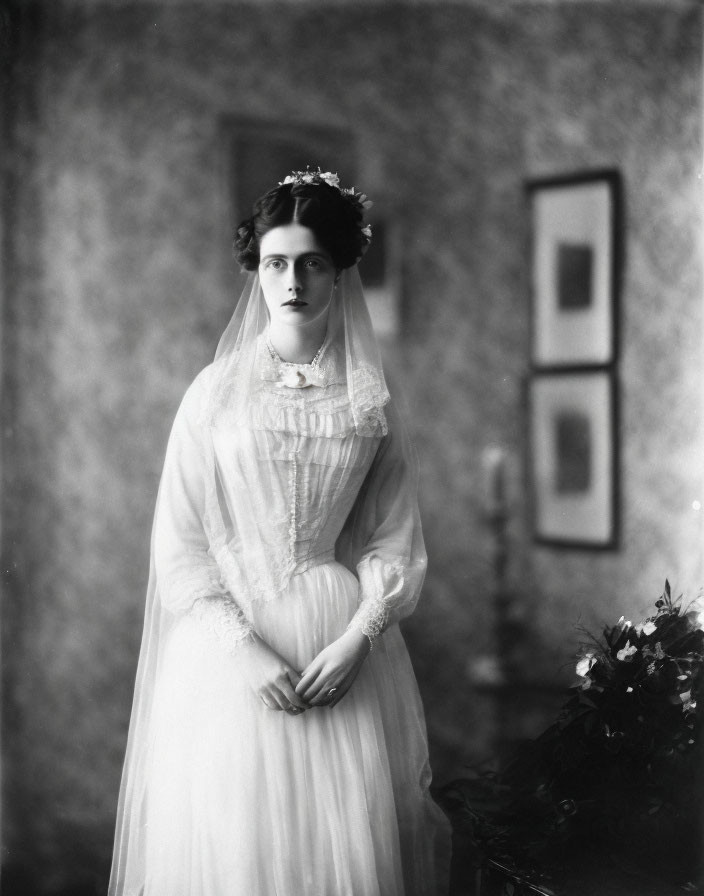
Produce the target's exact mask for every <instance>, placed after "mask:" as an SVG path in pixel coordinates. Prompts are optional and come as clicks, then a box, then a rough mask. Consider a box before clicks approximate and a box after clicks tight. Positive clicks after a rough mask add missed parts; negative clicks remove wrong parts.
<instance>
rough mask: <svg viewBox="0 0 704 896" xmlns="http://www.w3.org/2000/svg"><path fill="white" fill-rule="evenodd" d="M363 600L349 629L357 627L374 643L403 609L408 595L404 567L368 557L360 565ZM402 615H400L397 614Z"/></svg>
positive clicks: (358, 571)
mask: <svg viewBox="0 0 704 896" xmlns="http://www.w3.org/2000/svg"><path fill="white" fill-rule="evenodd" d="M357 574H358V576H359V590H360V594H361V595H362V601H361V603H360V605H359V609H358V610H357V612H356V613H355V614H354V616H353V617H352V621H351V622H350V624H349V626H348V628H356V629H357V630H359V631H361V632H362V634H364V635H366V636H367V638H369V643H370V645H372V647H373V646H374V641H375V640H376V639H377V638H378V637H380V635H382V634H383V633H384V631H385V630H386V629H387V628H388V626H389V625H390V624H391V622H392V621H397V620H392V614H393V611H394V610H398V609H399V606H398V605H399V603H400V602H402V595H403V592H404V585H405V575H404V567H403V564H401V563H398V562H385V561H383V560H382V559H381V558H380V557H365V558H364V559H363V560H362V561H361V562H360V563H359V564H358V566H357ZM397 615H398V614H397Z"/></svg>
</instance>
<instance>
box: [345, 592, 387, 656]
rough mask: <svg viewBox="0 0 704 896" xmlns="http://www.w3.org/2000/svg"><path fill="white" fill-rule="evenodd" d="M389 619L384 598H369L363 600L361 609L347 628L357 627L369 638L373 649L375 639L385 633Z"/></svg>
mask: <svg viewBox="0 0 704 896" xmlns="http://www.w3.org/2000/svg"><path fill="white" fill-rule="evenodd" d="M388 621H389V613H388V610H387V609H386V605H385V604H384V601H383V600H382V599H377V598H368V599H367V600H365V601H363V603H362V605H361V606H360V608H359V610H357V612H356V613H355V614H354V616H353V617H352V621H351V622H350V624H349V625H348V626H347V630H348V631H349V630H350V629H357V630H358V631H361V632H362V634H363V635H366V636H367V638H369V647H370V649H373V647H374V641H376V639H377V638H378V637H379V636H380V635H382V634H383V633H384V629H385V628H386V626H387V624H388Z"/></svg>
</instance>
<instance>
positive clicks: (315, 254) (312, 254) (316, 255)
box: [261, 252, 326, 261]
mask: <svg viewBox="0 0 704 896" xmlns="http://www.w3.org/2000/svg"><path fill="white" fill-rule="evenodd" d="M325 257H326V256H325V255H324V254H323V253H322V252H301V254H300V255H286V253H285V252H270V253H269V254H268V255H263V256H262V259H261V260H262V261H266V260H267V259H269V258H293V260H294V261H298V260H299V259H301V258H325Z"/></svg>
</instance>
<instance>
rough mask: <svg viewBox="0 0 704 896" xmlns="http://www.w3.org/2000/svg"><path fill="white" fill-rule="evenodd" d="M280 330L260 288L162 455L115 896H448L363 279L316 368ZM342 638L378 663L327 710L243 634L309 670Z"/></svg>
mask: <svg viewBox="0 0 704 896" xmlns="http://www.w3.org/2000/svg"><path fill="white" fill-rule="evenodd" d="M267 323H268V318H267V315H266V308H265V305H264V302H263V297H262V295H261V288H260V286H259V283H258V279H257V278H256V277H252V278H251V280H250V283H249V285H248V288H247V290H246V293H245V294H243V298H242V300H241V301H240V304H239V305H238V308H237V309H236V311H235V315H234V317H233V321H232V322H231V324H230V325H229V326H228V329H227V330H226V331H225V334H224V335H223V338H222V339H221V343H220V345H219V348H218V353H217V355H216V359H215V361H214V362H213V364H211V365H210V366H209V367H207V368H206V369H205V370H204V371H203V372H202V373H201V374H200V375H199V376H198V377H197V378H196V380H195V381H194V383H193V384H192V385H191V387H190V388H189V389H188V391H187V393H186V395H185V397H184V399H183V402H182V404H181V406H180V408H179V411H178V413H177V415H176V419H175V421H174V425H173V429H172V432H171V436H170V439H169V444H168V448H167V453H166V460H165V463H164V470H163V474H162V479H161V484H160V488H159V495H158V499H157V508H156V513H155V519H154V527H153V533H152V551H151V569H150V580H149V587H148V594H147V606H146V616H145V628H144V635H143V642H142V648H141V654H140V660H139V666H138V672H137V682H136V688H135V698H134V705H133V711H132V719H131V724H130V733H129V739H128V746H127V755H126V760H125V768H124V772H123V781H122V786H121V791H120V799H119V806H118V822H117V832H116V840H115V852H114V857H113V869H112V874H111V881H110V890H109V892H110V894H111V896H301V894H308V896H401V894H406V896H415V894H418V896H420V894H423V896H425V894H433V896H435V894H437V893H442V892H443V886H444V877H445V872H446V859H447V849H448V842H449V840H448V832H447V825H446V822H445V820H444V818H443V816H442V814H441V813H440V811H439V810H438V809H437V807H436V806H435V805H434V803H433V802H432V800H431V799H430V797H429V793H428V787H429V783H430V771H429V766H428V755H427V740H426V734H425V722H424V717H423V709H422V705H421V702H420V697H419V695H418V689H417V685H416V682H415V679H414V676H413V671H412V668H411V665H410V661H409V658H408V654H407V651H406V648H405V644H404V642H403V638H402V636H401V633H400V631H399V629H398V626H397V623H398V621H399V620H400V619H402V618H403V617H404V616H405V615H407V614H408V613H410V612H411V611H412V610H413V608H414V606H415V604H416V601H417V600H418V595H419V592H420V588H421V585H422V582H423V576H424V572H425V562H426V558H425V549H424V544H423V537H422V532H421V527H420V521H419V517H418V508H417V502H416V465H415V462H414V458H413V454H412V451H411V449H410V446H409V443H408V439H407V436H406V434H405V430H404V428H403V426H402V424H401V421H400V419H399V418H398V415H397V413H396V411H395V408H394V405H393V402H391V401H390V400H389V395H388V391H387V387H386V383H385V380H384V375H383V371H382V368H381V363H380V360H379V354H378V349H377V347H376V343H375V342H374V338H373V335H372V332H371V325H370V323H369V318H368V314H367V312H366V308H365V305H364V299H363V296H362V292H361V285H360V284H359V281H358V277H357V275H356V271H352V272H345V274H344V275H343V284H342V289H341V290H340V294H339V295H338V296H337V298H336V300H335V302H334V305H333V307H332V309H331V312H330V319H329V322H328V330H327V336H326V339H325V342H324V344H323V347H322V350H321V352H319V354H318V357H317V359H316V360H315V362H314V363H313V364H312V365H287V364H286V363H285V362H283V361H281V359H280V358H278V356H277V355H276V353H275V352H274V351H273V350H272V349H271V346H270V345H269V344H268V342H267V335H266V330H267ZM291 368H295V369H294V370H292V369H291ZM301 381H303V382H304V383H305V387H298V384H299V383H300V382H301ZM292 383H293V384H294V385H291V384H292ZM350 626H353V627H356V628H359V629H360V630H361V631H363V632H364V633H365V634H366V635H367V636H368V637H369V638H370V640H371V641H372V643H373V649H372V651H371V653H370V654H369V656H368V657H367V659H366V660H365V662H364V665H363V666H362V669H361V671H360V673H359V675H358V677H357V679H356V680H355V682H354V684H353V686H352V689H351V690H350V692H349V693H348V694H347V695H346V696H345V698H344V699H343V700H342V701H341V702H340V703H339V704H338V705H337V706H336V707H335V708H334V709H332V710H330V709H327V708H324V707H323V708H316V709H311V710H308V711H306V712H305V713H303V714H301V715H297V716H293V715H289V714H287V713H283V712H274V711H271V710H269V709H267V708H266V707H265V706H264V704H263V703H262V702H261V701H260V700H259V699H258V698H257V697H256V696H255V694H254V693H253V692H252V691H251V689H250V688H249V686H248V685H247V683H246V681H245V675H244V674H243V663H245V662H246V650H243V649H242V648H243V645H244V644H246V643H247V641H248V640H249V639H250V638H251V634H252V632H256V633H257V634H258V635H259V636H260V637H261V638H263V639H264V640H265V641H266V642H267V643H269V644H270V645H271V646H272V647H273V648H274V649H275V650H276V651H277V652H279V653H280V654H281V655H282V656H283V657H284V658H285V659H286V660H287V661H288V662H290V663H291V664H292V665H293V666H294V668H297V669H299V670H303V669H304V668H305V667H306V666H307V665H308V664H309V663H310V662H311V661H312V660H313V659H314V658H315V656H316V655H317V654H318V653H319V652H320V651H321V650H322V649H323V648H324V647H325V646H327V645H328V644H330V643H331V642H332V641H334V640H335V639H336V638H338V637H339V636H340V635H341V634H343V632H344V631H345V630H346V629H347V628H348V627H350Z"/></svg>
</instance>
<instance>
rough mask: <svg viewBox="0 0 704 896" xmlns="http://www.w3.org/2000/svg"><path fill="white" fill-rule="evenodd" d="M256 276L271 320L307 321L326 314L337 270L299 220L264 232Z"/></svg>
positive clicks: (300, 322)
mask: <svg viewBox="0 0 704 896" xmlns="http://www.w3.org/2000/svg"><path fill="white" fill-rule="evenodd" d="M259 258H260V261H259V279H260V281H261V284H262V291H263V293H264V299H265V301H266V304H267V308H268V309H269V315H270V317H271V320H272V322H274V321H276V322H277V323H286V324H289V325H294V326H297V325H304V324H310V323H312V322H313V321H316V320H320V319H321V318H323V317H325V318H327V313H328V309H329V307H330V300H331V299H332V294H333V290H334V288H335V282H336V280H337V274H338V272H337V271H336V270H335V265H334V264H333V261H332V258H331V257H330V255H329V254H328V253H327V252H326V251H325V249H323V248H322V246H321V245H320V243H319V242H318V240H317V239H316V237H315V234H314V233H313V231H312V230H310V229H309V228H308V227H303V226H301V225H300V224H285V225H282V226H281V227H275V228H274V229H273V230H270V231H269V232H268V233H265V234H264V236H263V237H262V239H261V243H260V245H259Z"/></svg>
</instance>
